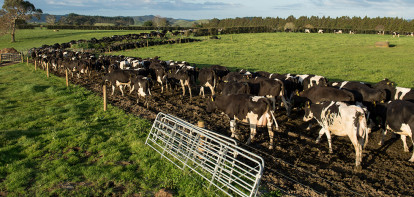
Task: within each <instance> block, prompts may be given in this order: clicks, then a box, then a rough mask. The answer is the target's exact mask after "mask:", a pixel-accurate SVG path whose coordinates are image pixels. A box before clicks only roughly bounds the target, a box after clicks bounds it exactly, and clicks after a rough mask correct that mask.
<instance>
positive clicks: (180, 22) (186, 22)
mask: <svg viewBox="0 0 414 197" xmlns="http://www.w3.org/2000/svg"><path fill="white" fill-rule="evenodd" d="M49 15H50V14H42V15H41V17H40V19H37V18H32V20H30V21H29V23H46V17H47V16H49ZM54 16H55V17H56V20H57V21H59V20H60V19H61V18H62V17H67V16H68V14H66V15H54ZM126 17H131V18H132V19H134V25H137V26H141V25H143V24H144V22H145V21H150V20H152V19H153V18H154V17H155V16H154V15H146V16H126ZM108 18H110V17H108ZM166 19H167V20H168V21H169V22H170V25H171V26H180V27H192V26H193V25H194V23H198V24H200V23H206V22H208V20H198V21H196V20H191V19H174V18H166ZM105 24H106V23H105ZM98 25H102V23H99V24H98ZM108 25H113V24H109V23H108Z"/></svg>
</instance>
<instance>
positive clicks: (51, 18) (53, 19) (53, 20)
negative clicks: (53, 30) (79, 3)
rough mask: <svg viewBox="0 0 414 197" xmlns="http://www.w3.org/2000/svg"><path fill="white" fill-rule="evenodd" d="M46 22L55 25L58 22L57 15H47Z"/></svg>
mask: <svg viewBox="0 0 414 197" xmlns="http://www.w3.org/2000/svg"><path fill="white" fill-rule="evenodd" d="M46 23H47V24H48V25H54V24H55V23H56V16H55V15H48V16H46Z"/></svg>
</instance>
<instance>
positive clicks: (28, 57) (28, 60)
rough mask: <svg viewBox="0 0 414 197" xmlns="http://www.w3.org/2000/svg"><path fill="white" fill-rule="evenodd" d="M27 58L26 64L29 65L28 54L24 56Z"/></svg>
mask: <svg viewBox="0 0 414 197" xmlns="http://www.w3.org/2000/svg"><path fill="white" fill-rule="evenodd" d="M26 58H27V64H26V65H28V66H29V56H27V57H26Z"/></svg>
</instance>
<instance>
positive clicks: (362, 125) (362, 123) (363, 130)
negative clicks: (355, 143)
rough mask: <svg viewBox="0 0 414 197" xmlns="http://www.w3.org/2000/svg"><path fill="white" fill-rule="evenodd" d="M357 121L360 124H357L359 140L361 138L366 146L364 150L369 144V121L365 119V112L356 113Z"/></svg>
mask: <svg viewBox="0 0 414 197" xmlns="http://www.w3.org/2000/svg"><path fill="white" fill-rule="evenodd" d="M355 118H356V121H357V122H358V124H357V128H358V133H357V139H359V138H361V137H362V138H363V141H364V144H362V145H363V148H365V146H367V144H368V133H369V132H368V125H367V121H366V119H365V114H364V113H363V112H357V113H356V117H355Z"/></svg>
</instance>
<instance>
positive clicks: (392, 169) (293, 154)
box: [52, 72, 414, 196]
mask: <svg viewBox="0 0 414 197" xmlns="http://www.w3.org/2000/svg"><path fill="white" fill-rule="evenodd" d="M52 73H54V74H55V75H57V76H60V77H64V74H62V73H55V72H52ZM70 82H71V83H72V84H76V85H81V86H83V87H85V88H87V89H89V90H91V91H93V92H94V93H95V94H97V95H99V96H101V97H102V95H103V93H102V92H103V91H102V86H101V85H100V83H101V78H100V77H98V76H95V77H90V78H86V80H85V79H82V78H81V79H77V78H71V77H70ZM111 91H112V90H111V89H110V88H109V87H108V88H107V97H108V103H109V104H112V105H114V106H117V107H119V108H121V109H123V110H125V111H126V112H128V113H132V114H134V115H137V116H139V117H142V118H145V119H148V120H150V121H153V120H154V119H155V117H156V114H157V113H158V112H164V113H168V114H172V115H174V116H177V117H180V118H182V119H184V120H187V121H188V122H190V123H193V124H196V123H197V121H198V120H204V121H205V125H206V127H207V129H209V130H212V131H215V132H218V133H221V134H223V135H226V136H230V132H229V123H228V119H227V117H225V116H224V115H222V114H220V113H213V114H208V113H207V112H206V111H205V108H206V107H205V106H206V101H207V98H204V99H203V98H202V97H201V96H198V91H195V89H193V95H195V96H193V100H192V101H190V100H189V96H188V93H187V95H186V96H184V97H182V96H181V94H182V91H181V89H179V90H175V91H174V92H173V93H171V92H168V93H164V94H161V93H160V89H159V87H158V86H156V87H155V89H154V91H152V93H153V96H152V97H151V99H150V104H149V109H147V108H146V107H144V105H143V103H142V100H141V101H140V102H139V103H138V104H137V100H136V99H137V96H136V94H134V95H129V94H128V93H126V96H124V97H122V96H121V95H120V92H119V89H117V90H116V91H115V95H114V96H112V95H111ZM302 117H303V112H302V111H300V110H295V111H293V112H292V115H291V117H287V116H286V113H285V111H284V110H281V111H280V112H277V113H276V119H277V121H278V123H279V126H280V131H278V132H275V148H274V150H268V149H267V147H268V141H269V137H268V134H267V131H266V129H259V130H258V133H257V137H256V140H255V141H254V142H253V143H252V144H251V145H250V146H245V145H242V146H244V147H246V148H247V149H250V150H251V151H253V152H255V153H257V154H259V155H260V156H262V158H263V159H264V160H265V171H264V175H263V177H262V181H261V185H264V186H265V187H266V188H267V190H281V191H283V192H285V193H287V194H289V195H297V196H326V195H328V196H414V185H413V184H412V183H413V182H414V164H413V163H410V162H408V159H409V158H410V156H411V154H412V153H411V152H410V153H404V152H403V146H402V142H401V140H400V139H399V138H392V137H391V135H390V134H388V135H387V136H386V139H385V144H384V146H382V147H380V146H378V145H377V144H378V142H379V140H380V131H373V132H372V133H371V134H370V138H369V143H368V145H367V147H366V148H365V149H364V154H363V160H362V168H363V169H362V171H360V172H355V171H354V165H355V152H354V148H353V146H352V144H351V142H350V140H349V139H348V137H337V136H335V137H332V143H333V151H334V153H333V154H329V153H328V143H327V140H326V137H323V138H322V140H321V142H320V143H319V144H316V143H315V142H314V140H315V139H316V137H317V135H318V131H319V127H318V126H317V125H316V124H313V127H312V128H311V130H310V131H306V130H305V128H306V127H307V123H304V122H303V121H302ZM239 125H240V124H239ZM238 129H241V130H243V131H244V133H245V134H246V135H245V139H247V134H248V126H244V125H240V126H238ZM410 150H411V149H410ZM411 151H412V150H411Z"/></svg>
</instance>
